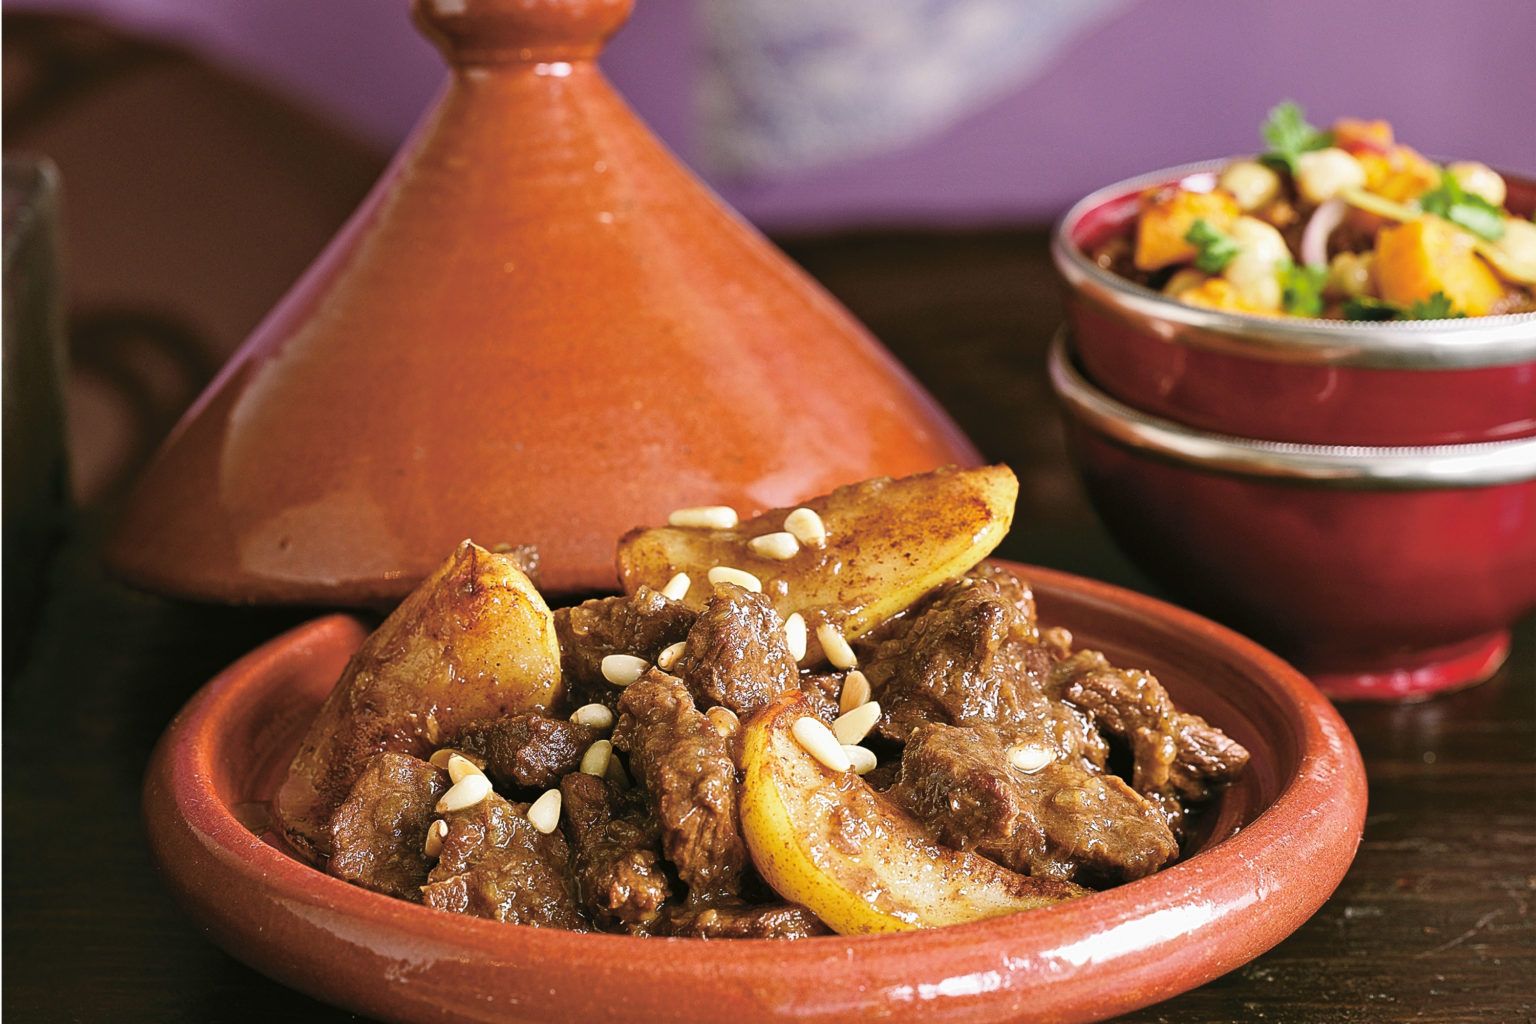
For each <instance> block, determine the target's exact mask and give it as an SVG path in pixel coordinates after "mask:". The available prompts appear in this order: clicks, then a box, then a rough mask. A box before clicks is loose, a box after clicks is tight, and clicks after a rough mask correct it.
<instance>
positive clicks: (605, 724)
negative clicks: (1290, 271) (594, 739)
mask: <svg viewBox="0 0 1536 1024" xmlns="http://www.w3.org/2000/svg"><path fill="white" fill-rule="evenodd" d="M571 721H573V722H575V723H576V724H577V725H585V726H587V727H589V728H592V729H612V728H613V709H612V708H610V707H608V706H607V705H606V704H583V705H582V706H581V707H579V708H577V709H576V710H575V711H573V712H571Z"/></svg>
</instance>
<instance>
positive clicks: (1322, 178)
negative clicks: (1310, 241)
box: [1296, 146, 1366, 203]
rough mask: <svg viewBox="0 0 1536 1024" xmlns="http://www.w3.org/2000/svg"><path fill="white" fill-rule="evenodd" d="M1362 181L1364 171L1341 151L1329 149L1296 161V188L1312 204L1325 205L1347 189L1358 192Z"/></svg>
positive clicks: (1357, 162)
mask: <svg viewBox="0 0 1536 1024" xmlns="http://www.w3.org/2000/svg"><path fill="white" fill-rule="evenodd" d="M1365 180H1366V173H1365V167H1364V166H1363V165H1362V164H1361V163H1360V161H1359V160H1356V159H1355V158H1354V157H1353V156H1351V155H1350V154H1349V153H1346V152H1344V150H1342V149H1337V148H1335V147H1332V146H1330V147H1329V148H1327V149H1316V150H1313V151H1311V152H1310V153H1303V154H1301V155H1300V156H1298V157H1297V158H1296V188H1297V190H1298V191H1299V192H1300V193H1301V194H1302V196H1304V197H1305V198H1306V199H1307V200H1309V201H1311V202H1314V203H1323V202H1327V201H1328V200H1329V199H1332V198H1333V197H1334V196H1336V195H1338V194H1339V193H1340V192H1342V191H1344V190H1345V189H1347V188H1360V187H1362V186H1363V185H1364V184H1365Z"/></svg>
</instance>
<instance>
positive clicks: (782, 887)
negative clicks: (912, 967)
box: [741, 692, 1088, 935]
mask: <svg viewBox="0 0 1536 1024" xmlns="http://www.w3.org/2000/svg"><path fill="white" fill-rule="evenodd" d="M813 714H814V712H813V711H812V708H811V706H810V704H809V703H808V702H807V701H806V700H805V699H804V698H803V697H802V696H800V694H798V693H793V692H791V693H784V694H780V695H779V696H778V697H776V698H774V700H773V701H772V702H771V703H769V704H768V705H767V706H765V707H764V708H763V709H762V710H761V711H759V712H758V713H757V714H755V715H753V716H752V718H750V719H749V720H748V722H747V724H746V727H745V733H744V736H743V740H742V769H743V771H744V773H745V781H744V782H743V783H742V786H741V827H742V834H743V836H744V837H745V838H746V841H747V847H748V849H749V850H750V851H751V853H752V861H753V863H754V864H755V865H756V867H757V870H758V873H759V874H761V875H762V877H763V879H764V880H765V881H767V883H768V884H769V885H770V886H772V887H773V889H774V891H776V892H777V893H778V894H779V895H780V896H782V897H784V898H785V899H786V900H789V901H791V902H793V903H799V904H801V905H802V906H805V907H806V908H808V909H809V910H810V911H811V912H812V913H814V914H815V915H816V916H817V917H819V918H821V920H822V921H824V922H825V923H826V924H827V926H828V927H830V928H831V929H832V930H833V931H835V932H838V933H840V934H843V935H855V934H864V933H870V932H890V931H904V930H909V929H914V928H933V927H940V926H943V925H951V924H962V923H964V922H966V921H979V920H981V919H983V918H989V917H998V916H1000V915H1003V914H1012V913H1016V912H1018V911H1021V910H1034V909H1037V908H1039V907H1045V906H1050V905H1052V904H1055V903H1060V902H1061V901H1063V900H1067V899H1072V898H1074V897H1076V896H1080V895H1083V894H1085V893H1086V892H1087V891H1088V890H1086V889H1083V888H1082V887H1080V886H1077V885H1074V884H1072V883H1071V882H1062V881H1056V880H1054V879H1044V878H1030V877H1028V876H1025V875H1020V874H1017V873H1015V872H1013V871H1009V870H1008V869H1007V868H1004V867H1002V866H1001V865H999V864H996V863H994V862H992V861H990V860H987V859H986V858H984V857H981V856H979V855H977V854H974V853H969V852H966V851H961V850H955V849H951V848H950V847H947V846H941V845H940V844H939V843H938V842H936V841H935V840H934V839H933V837H932V835H931V834H930V833H929V832H928V831H927V830H926V829H925V828H923V826H922V825H921V824H919V823H918V822H917V820H916V819H914V818H912V817H911V816H910V815H908V814H907V813H906V812H905V811H903V810H902V809H901V808H900V807H898V806H896V804H894V803H893V802H891V801H890V800H888V799H886V798H885V797H884V796H882V795H881V794H879V793H877V792H876V791H875V790H873V789H871V788H870V787H869V785H868V784H866V783H865V782H864V780H863V779H862V778H860V777H859V776H858V775H856V774H855V773H854V772H852V771H844V772H838V771H834V770H832V769H831V768H828V767H826V766H825V765H823V764H822V763H821V762H820V761H818V760H817V759H816V758H815V757H814V756H812V755H811V754H810V753H808V752H807V751H806V750H805V748H803V747H802V746H801V745H800V743H799V741H797V740H796V738H795V736H794V734H793V731H792V730H793V729H794V725H795V722H796V721H797V720H799V719H800V718H802V717H805V716H810V715H813Z"/></svg>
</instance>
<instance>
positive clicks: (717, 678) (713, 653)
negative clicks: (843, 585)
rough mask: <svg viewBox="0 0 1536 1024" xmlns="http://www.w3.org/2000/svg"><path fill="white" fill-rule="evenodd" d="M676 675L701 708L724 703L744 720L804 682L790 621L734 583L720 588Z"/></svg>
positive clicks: (701, 616) (691, 635) (690, 637)
mask: <svg viewBox="0 0 1536 1024" xmlns="http://www.w3.org/2000/svg"><path fill="white" fill-rule="evenodd" d="M673 672H675V673H676V674H677V675H678V676H679V677H680V678H681V679H682V680H683V682H684V683H686V684H687V685H688V691H689V692H690V693H692V694H693V697H694V700H695V701H697V702H698V704H699V706H700V707H709V706H711V705H714V704H721V705H724V706H725V707H728V708H730V709H731V710H732V711H734V712H736V714H738V715H740V716H741V717H742V718H746V717H747V716H748V715H750V714H752V712H754V711H756V710H757V709H758V708H760V707H762V706H763V705H764V704H767V703H768V701H769V699H770V698H772V697H773V696H774V695H775V694H778V693H782V692H784V691H785V690H793V689H795V688H796V687H797V686H799V681H800V670H799V667H798V666H797V665H796V664H795V657H794V655H792V654H790V653H789V643H788V641H787V640H786V639H785V638H784V620H783V619H781V618H780V617H779V613H778V612H776V611H774V609H773V605H772V604H770V603H769V601H768V599H767V598H766V597H764V596H763V595H762V594H754V593H752V592H751V591H749V590H746V589H745V588H743V587H738V586H736V585H735V584H733V583H724V584H720V585H718V586H716V587H715V593H714V596H713V597H711V598H710V599H709V603H708V604H706V605H705V606H704V611H703V612H701V613H700V614H699V618H698V621H697V622H695V623H694V624H693V630H692V631H691V632H690V633H689V634H688V646H687V647H686V648H684V650H683V656H682V658H680V659H679V660H678V662H677V665H676V666H675V667H674V668H673Z"/></svg>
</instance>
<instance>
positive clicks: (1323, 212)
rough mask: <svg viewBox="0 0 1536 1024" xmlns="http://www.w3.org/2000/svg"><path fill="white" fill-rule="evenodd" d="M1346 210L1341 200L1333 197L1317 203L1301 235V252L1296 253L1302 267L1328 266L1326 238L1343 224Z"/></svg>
mask: <svg viewBox="0 0 1536 1024" xmlns="http://www.w3.org/2000/svg"><path fill="white" fill-rule="evenodd" d="M1348 209H1349V207H1348V205H1347V204H1346V203H1345V202H1344V200H1343V199H1341V198H1339V197H1338V196H1334V197H1333V198H1332V199H1327V200H1324V201H1323V202H1321V203H1319V204H1318V207H1317V209H1315V210H1313V211H1312V219H1311V220H1309V221H1307V226H1306V228H1305V229H1304V230H1303V231H1302V233H1301V246H1300V250H1301V251H1300V252H1299V253H1297V255H1299V256H1300V257H1301V262H1302V265H1303V266H1313V265H1314V264H1315V265H1318V266H1324V267H1326V266H1327V265H1328V236H1329V235H1331V234H1333V229H1334V228H1336V227H1338V226H1339V225H1340V224H1341V223H1343V221H1344V214H1345V213H1346V212H1347V211H1348Z"/></svg>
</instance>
